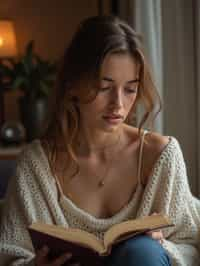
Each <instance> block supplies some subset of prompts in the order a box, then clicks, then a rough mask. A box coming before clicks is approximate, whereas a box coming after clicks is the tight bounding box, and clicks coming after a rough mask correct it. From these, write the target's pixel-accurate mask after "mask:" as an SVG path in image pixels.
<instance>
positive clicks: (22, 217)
mask: <svg viewBox="0 0 200 266" xmlns="http://www.w3.org/2000/svg"><path fill="white" fill-rule="evenodd" d="M116 193H117V191H116ZM153 212H162V213H165V214H168V215H169V216H170V218H171V220H172V221H173V222H174V224H175V227H173V228H168V229H164V230H163V233H164V237H165V239H166V240H164V244H163V246H164V248H165V249H166V250H167V252H168V253H169V256H170V258H171V260H172V265H173V266H174V265H176V266H179V265H180V266H198V265H200V262H199V260H200V255H199V251H200V249H199V242H200V232H199V231H200V201H199V200H198V199H197V198H195V197H194V196H193V195H192V194H191V191H190V188H189V184H188V178H187V172H186V167H185V161H184V158H183V154H182V151H181V148H180V145H179V143H178V141H177V139H176V138H175V137H172V136H170V137H169V143H168V144H167V146H166V147H165V148H164V150H163V151H162V153H161V154H160V156H159V157H158V159H157V161H156V162H155V164H154V167H153V170H152V172H151V175H150V177H149V181H148V184H147V185H146V187H145V188H142V187H141V186H138V187H137V189H136V192H135V193H134V195H133V198H132V199H131V200H130V202H129V203H128V205H126V206H124V207H123V208H122V209H121V210H120V211H119V212H118V213H116V214H115V215H114V216H112V217H109V218H104V219H99V218H96V217H94V216H92V215H90V214H89V213H87V212H85V211H83V210H81V209H80V208H78V207H77V206H76V205H75V204H74V203H73V202H72V201H71V200H70V199H68V198H67V197H61V198H60V199H58V191H57V186H56V183H55V179H54V177H53V176H52V174H51V171H50V167H49V164H48V160H47V158H46V155H45V153H44V151H43V149H42V146H41V144H40V141H39V140H35V141H33V142H32V143H31V144H29V145H27V146H26V147H25V148H24V150H23V152H22V153H21V155H20V156H19V159H18V163H17V170H16V174H15V176H13V177H12V178H11V180H10V182H9V187H8V191H7V195H6V199H5V201H4V206H3V210H2V217H1V224H0V265H2V266H7V265H13V266H15V265H16V266H17V265H20V266H21V265H34V250H33V247H32V244H31V241H30V237H29V234H28V231H27V226H28V225H30V224H31V223H33V222H36V221H41V222H44V223H49V224H52V223H54V224H57V225H62V226H64V227H66V228H67V227H69V226H70V227H72V226H73V227H78V228H82V229H85V230H87V231H89V232H92V233H94V234H95V235H96V236H97V237H99V238H100V239H102V237H103V234H104V232H105V231H106V230H107V229H108V228H109V227H110V226H111V225H113V224H115V223H119V222H121V221H124V220H128V219H134V218H136V217H142V216H146V215H150V214H152V213H153Z"/></svg>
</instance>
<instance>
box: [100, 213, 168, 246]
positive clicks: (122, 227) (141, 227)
mask: <svg viewBox="0 0 200 266" xmlns="http://www.w3.org/2000/svg"><path fill="white" fill-rule="evenodd" d="M168 226H173V224H172V223H171V221H170V220H169V219H168V217H166V216H163V215H161V214H157V215H152V216H146V217H142V218H138V219H135V220H129V221H125V222H122V223H119V224H116V225H113V226H112V227H111V228H110V229H109V230H108V231H107V232H106V233H105V235H104V246H105V247H106V248H107V247H109V246H110V245H112V243H113V242H115V241H117V239H120V237H122V236H123V235H124V236H125V235H126V238H127V235H128V234H130V233H132V234H133V233H134V232H138V231H142V232H144V231H148V230H153V229H157V228H163V227H168ZM133 235H134V234H133Z"/></svg>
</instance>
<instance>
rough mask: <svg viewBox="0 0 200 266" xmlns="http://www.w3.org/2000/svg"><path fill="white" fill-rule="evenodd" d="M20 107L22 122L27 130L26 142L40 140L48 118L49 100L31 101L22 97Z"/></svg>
mask: <svg viewBox="0 0 200 266" xmlns="http://www.w3.org/2000/svg"><path fill="white" fill-rule="evenodd" d="M19 106H20V115H21V121H22V123H23V125H24V127H25V129H26V140H27V141H28V142H30V141H32V140H33V139H36V138H39V137H40V136H41V135H42V134H43V132H44V128H45V124H46V121H47V117H48V99H47V98H38V99H34V100H30V99H27V97H21V98H20V99H19Z"/></svg>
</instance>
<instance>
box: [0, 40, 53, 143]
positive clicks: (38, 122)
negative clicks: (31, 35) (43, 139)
mask: <svg viewBox="0 0 200 266" xmlns="http://www.w3.org/2000/svg"><path fill="white" fill-rule="evenodd" d="M9 63H10V66H5V67H4V73H5V74H6V73H7V76H8V75H9V77H10V83H9V86H10V87H11V88H12V89H20V90H22V91H23V96H22V97H21V98H20V99H19V107H20V114H21V120H22V123H23V124H24V127H25V128H26V134H27V141H31V140H32V139H34V138H36V137H38V136H39V135H40V134H42V128H43V124H44V121H45V120H46V117H47V115H48V96H49V93H50V90H51V89H52V87H53V85H54V81H55V74H56V64H55V63H51V62H49V61H47V60H44V59H42V58H41V57H40V56H38V55H37V54H36V53H35V52H34V41H30V42H29V43H28V45H27V46H26V50H25V54H24V55H23V56H22V57H21V58H20V59H19V60H17V62H15V61H14V60H9ZM0 69H1V68H0Z"/></svg>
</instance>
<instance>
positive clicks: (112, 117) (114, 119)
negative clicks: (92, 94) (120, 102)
mask: <svg viewBox="0 0 200 266" xmlns="http://www.w3.org/2000/svg"><path fill="white" fill-rule="evenodd" d="M103 119H105V120H106V121H107V122H109V123H112V124H117V123H119V122H121V121H122V120H123V116H122V115H119V114H109V115H104V116H103Z"/></svg>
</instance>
